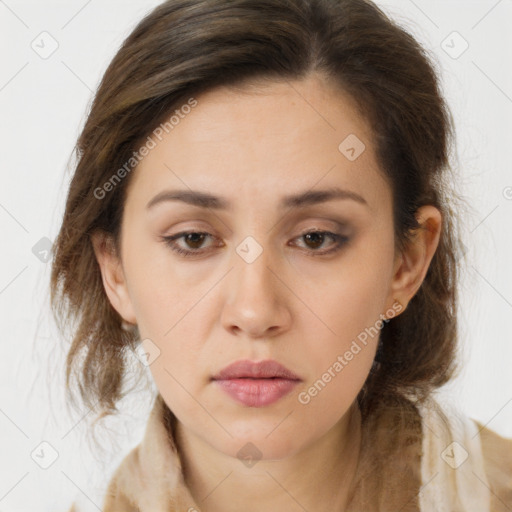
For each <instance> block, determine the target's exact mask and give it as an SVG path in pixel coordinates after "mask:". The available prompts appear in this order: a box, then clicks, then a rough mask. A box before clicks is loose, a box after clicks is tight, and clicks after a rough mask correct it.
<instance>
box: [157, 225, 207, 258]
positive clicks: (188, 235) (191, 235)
mask: <svg viewBox="0 0 512 512" xmlns="http://www.w3.org/2000/svg"><path fill="white" fill-rule="evenodd" d="M208 237H210V238H213V235H211V234H210V233H203V232H199V231H185V232H182V233H178V234H176V235H172V236H163V237H161V239H162V241H163V242H164V243H165V244H166V245H168V246H169V247H170V248H171V249H172V250H173V251H174V252H177V253H178V254H182V255H184V256H195V255H200V254H202V253H204V252H206V251H208V250H209V249H201V247H202V245H203V243H204V241H205V239H206V238H208ZM179 240H181V241H182V242H184V243H185V247H183V245H182V244H178V241H179Z"/></svg>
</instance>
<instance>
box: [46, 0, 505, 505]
mask: <svg viewBox="0 0 512 512" xmlns="http://www.w3.org/2000/svg"><path fill="white" fill-rule="evenodd" d="M452 137H453V126H452V119H451V116H450V113H449V110H448V108H447V106H446V104H445V103H444V100H443V98H442V96H441V94H440V89H439V84H438V78H437V76H436V73H435V71H434V69H433V67H432V65H431V63H430V62H429V60H428V58H427V56H426V54H425V52H424V51H423V49H422V48H421V47H420V46H419V45H418V43H417V42H416V41H415V40H414V39H413V38H412V37H411V36H410V35H409V34H407V33H406V32H405V31H404V30H403V29H401V28H400V27H398V26H397V25H396V24H394V23H393V22H392V21H391V20H390V19H388V18H387V17H386V16H385V15H384V14H383V13H382V12H381V11H380V10H379V9H378V8H377V7H376V6H375V5H374V4H372V3H371V2H369V1H364V0H338V1H334V0H293V1H282V0H234V1H230V2H227V1H222V0H200V1H196V0H194V1H192V0H171V1H167V2H165V3H163V4H161V5H160V6H159V7H158V8H156V9H155V10H154V11H153V12H152V13H150V14H149V15H148V16H147V17H146V18H145V19H144V20H142V21H141V23H140V24H139V25H138V26H137V27H136V28H135V30H134V31H133V33H132V34H130V36H129V37H128V38H127V40H126V41H125V43H124V44H123V46H122V48H121V49H120V50H119V52H118V53H117V55H116V56H115V58H114V59H113V61H112V63H111V64H110V66H109V68H108V69H107V71H106V73H105V76H104V78H103V81H102V83H101V85H100V87H99V90H98V92H97V94H96V97H95V100H94V103H93V105H92V108H91V111H90V113H89V116H88V119H87V122H86V124H85V127H84V129H83V132H82V134H81V136H80V138H79V140H78V144H77V153H78V163H77V167H76V171H75V174H74V177H73V180H72V182H71V185H70V189H69V195H68V198H67V204H66V211H65V214H64V219H63V223H62V227H61V231H60V234H59V237H58V239H57V241H56V249H55V255H54V260H53V268H52V304H53V307H54V310H55V312H56V315H57V319H58V320H62V321H64V320H65V319H74V320H75V321H76V322H77V323H76V324H75V325H76V330H75V332H74V337H73V342H72V346H71V349H70V351H69V355H68V361H67V378H68V390H70V391H71V386H70V382H71V381H70V377H71V375H72V374H73V372H74V371H76V370H75V369H78V375H79V379H78V385H79V387H78V389H79V393H80V397H81V399H82V401H83V403H84V404H85V405H86V406H89V407H94V405H95V403H96V402H97V404H98V406H97V408H96V409H97V411H98V412H100V414H101V415H102V416H105V415H107V414H112V413H114V412H115V404H116V403H117V401H118V400H119V399H120V398H121V397H122V396H123V395H124V394H125V393H126V391H125V389H124V386H123V378H124V377H125V374H126V373H127V361H128V360H129V359H128V358H129V355H130V354H133V353H134V354H136V355H137V356H138V358H139V359H140V361H141V363H142V365H141V367H143V368H148V367H149V370H150V372H151V375H152V377H153V379H154V381H155V384H156V386H157V388H158V394H157V396H156V397H155V401H154V406H153V410H152V413H151V416H150V418H149V421H148V424H147V428H146V434H145V437H144V439H143V441H142V442H141V444H140V445H139V446H137V447H136V448H135V449H134V450H133V451H132V452H130V453H129V454H128V455H127V456H126V458H125V459H124V461H123V462H122V464H121V465H120V467H119V468H118V469H117V471H116V472H115V474H114V475H113V477H112V479H111V481H110V483H109V486H108V490H107V492H106V494H105V501H104V504H103V510H105V511H109V512H114V511H115V512H124V511H138V510H140V511H143V512H146V511H147V512H157V511H170V510H176V511H178V510H179V511H189V512H192V511H196V510H197V511H199V510H201V511H203V512H204V511H207V512H218V511H223V512H226V511H227V512H229V511H231V510H240V509H241V508H243V509H244V510H248V511H260V510H265V511H273V510H287V511H295V510H297V511H299V510H308V511H315V512H323V511H327V510H329V511H333V510H336V511H345V510H350V511H361V512H362V511H365V512H367V511H393V512H396V511H398V510H400V511H404V512H405V511H422V512H424V511H434V510H435V511H440V510H447V511H448V510H450V511H453V510H457V511H478V512H483V511H491V510H492V511H506V510H511V509H512V453H511V452H512V440H508V439H504V438H502V437H500V436H498V435H497V434H496V433H494V432H492V431H491V430H489V429H487V428H485V426H484V425H481V424H479V423H478V422H476V421H473V420H471V419H469V418H465V417H464V416H463V415H461V414H459V413H458V412H457V411H455V410H450V409H449V408H448V407H447V406H443V405H441V404H440V403H438V401H436V399H435V398H434V396H433V393H434V391H435V390H436V389H437V388H439V387H440V386H441V385H443V384H444V383H446V382H448V380H449V379H450V378H451V376H452V375H453V373H454V370H455V368H456V362H455V353H456V341H457V322H456V315H455V312H456V306H457V278H458V268H457V264H458V260H459V257H460V248H459V245H458V240H459V238H458V235H457V223H456V221H457V218H456V215H455V213H454V210H453V204H454V201H455V200H456V196H455V194H454V193H453V192H452V191H451V185H452V181H451V176H450V174H449V171H450V167H449V155H448V150H449V147H450V142H451V140H452ZM82 350H85V352H86V358H85V360H82V361H80V362H79V360H78V354H79V352H80V351H82ZM131 351H133V352H131ZM72 510H76V507H73V508H72Z"/></svg>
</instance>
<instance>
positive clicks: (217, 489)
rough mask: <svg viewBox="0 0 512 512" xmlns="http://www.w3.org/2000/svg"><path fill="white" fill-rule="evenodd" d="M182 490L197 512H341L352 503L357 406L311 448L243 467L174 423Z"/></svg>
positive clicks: (358, 443) (358, 439)
mask: <svg viewBox="0 0 512 512" xmlns="http://www.w3.org/2000/svg"><path fill="white" fill-rule="evenodd" d="M175 439H176V445H177V447H178V452H179V454H180V459H181V461H182V467H183V474H184V478H185V482H186V485H187V486H188V488H189V490H190V493H191V495H192V497H193V498H194V500H195V502H196V503H197V505H198V506H199V507H200V508H201V511H202V512H221V511H222V512H234V511H239V510H244V512H256V511H261V510H266V511H268V512H273V511H276V512H277V511H278V510H279V511H280V512H281V511H282V510H287V511H290V512H295V511H297V512H299V511H300V512H303V511H304V510H315V512H324V511H330V512H333V511H343V510H345V509H346V507H347V506H348V505H349V503H350V500H351V497H352V496H351V490H352V484H353V482H354V479H355V474H356V470H357V464H358V460H359V454H360V446H361V414H360V411H359V408H358V406H357V403H354V404H352V406H351V407H350V408H349V410H348V411H347V413H346V414H345V415H344V416H343V417H342V418H341V419H340V421H339V422H338V423H337V424H336V425H334V427H333V428H332V429H331V430H329V431H328V432H326V433H325V434H324V435H323V436H322V437H321V438H319V439H317V440H316V441H315V442H314V443H313V444H310V445H308V446H306V447H304V448H303V449H302V450H300V451H299V452H297V453H295V454H293V455H291V456H290V457H287V458H284V459H279V460H266V459H261V460H259V461H258V462H257V463H256V464H255V465H254V466H251V467H245V466H244V465H243V464H241V461H240V460H239V459H238V458H235V457H231V456H229V455H226V454H225V453H223V452H221V451H219V450H217V449H215V448H214V447H212V446H211V445H210V444H208V443H207V442H206V441H205V440H204V439H201V438H198V437H197V436H195V435H194V433H192V432H190V431H188V430H187V429H185V428H184V426H183V425H182V424H181V423H180V422H179V421H177V422H176V425H175Z"/></svg>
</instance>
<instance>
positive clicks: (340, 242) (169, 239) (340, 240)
mask: <svg viewBox="0 0 512 512" xmlns="http://www.w3.org/2000/svg"><path fill="white" fill-rule="evenodd" d="M310 234H322V235H327V236H328V237H330V238H332V239H333V240H334V241H335V242H336V245H335V246H334V248H332V249H329V250H327V251H317V250H307V249H304V250H305V251H307V252H310V256H313V257H316V256H326V255H328V254H333V253H336V252H338V251H340V250H341V249H342V248H343V246H344V245H345V244H346V243H347V242H348V240H349V239H348V237H346V236H343V235H340V234H338V233H332V232H331V231H315V230H313V231H306V232H304V233H302V234H301V235H299V236H298V237H297V238H302V237H304V236H306V235H310ZM187 235H206V236H210V237H213V235H211V234H210V233H206V232H203V231H182V232H181V233H177V234H176V235H171V236H162V237H160V238H161V240H162V241H163V242H164V243H165V244H166V245H167V246H168V247H170V249H171V250H173V251H174V252H176V253H178V254H180V255H182V256H184V257H193V256H198V255H201V254H204V253H206V252H208V249H206V250H195V251H189V250H186V249H182V248H181V247H179V246H178V245H177V244H176V242H175V241H176V240H179V239H180V238H184V237H185V236H187Z"/></svg>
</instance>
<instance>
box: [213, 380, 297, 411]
mask: <svg viewBox="0 0 512 512" xmlns="http://www.w3.org/2000/svg"><path fill="white" fill-rule="evenodd" d="M215 382H217V384H219V386H220V387H221V388H222V389H223V390H224V391H225V392H226V393H227V394H228V395H229V396H230V397H231V398H233V399H234V400H236V401H237V402H240V403H242V404H244V405H247V406H248V407H264V406H265V405H270V404H273V403H274V402H277V401H278V400H279V399H280V398H282V397H283V396H285V395H287V394H288V393H290V392H291V391H292V389H293V388H294V387H295V386H296V385H297V384H298V383H299V381H297V380H290V379H277V378H276V379H226V380H216V381H215Z"/></svg>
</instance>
